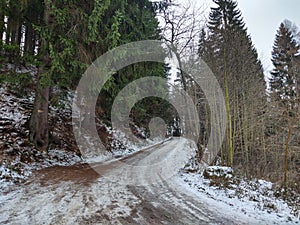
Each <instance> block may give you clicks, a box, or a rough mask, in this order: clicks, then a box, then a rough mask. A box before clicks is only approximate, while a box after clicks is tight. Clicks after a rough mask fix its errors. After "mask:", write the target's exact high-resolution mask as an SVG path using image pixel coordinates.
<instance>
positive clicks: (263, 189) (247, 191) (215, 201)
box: [177, 171, 300, 225]
mask: <svg viewBox="0 0 300 225" xmlns="http://www.w3.org/2000/svg"><path fill="white" fill-rule="evenodd" d="M177 179H178V180H177V181H178V183H179V184H180V185H182V186H184V187H185V188H186V189H187V190H189V192H190V191H192V192H193V193H194V194H195V195H197V196H199V197H200V198H206V199H207V201H209V202H210V204H212V205H213V207H215V208H217V209H218V210H219V212H220V213H224V215H226V213H227V212H234V214H235V216H236V217H237V218H239V217H240V216H243V217H245V218H246V219H247V221H249V223H250V224H278V225H280V224H287V225H288V224H300V222H299V216H300V215H299V214H296V215H294V214H293V212H292V209H291V207H289V206H288V204H287V203H286V202H284V201H283V200H281V199H277V198H275V197H274V196H273V191H272V183H270V182H267V181H264V180H253V181H250V182H249V181H245V180H242V181H241V182H240V183H239V184H233V185H232V186H231V188H229V189H221V188H219V187H214V186H210V181H209V180H208V179H205V178H204V177H203V176H202V175H201V174H197V173H187V172H184V171H181V172H180V174H179V176H178V178H177ZM208 199H210V200H208ZM244 221H245V220H244Z"/></svg>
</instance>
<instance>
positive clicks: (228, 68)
mask: <svg viewBox="0 0 300 225" xmlns="http://www.w3.org/2000/svg"><path fill="white" fill-rule="evenodd" d="M213 2H214V3H215V4H216V6H215V7H213V8H211V12H210V14H209V21H208V25H207V27H208V31H207V38H205V40H204V41H202V43H201V45H202V46H200V47H201V53H202V59H204V60H205V61H206V62H207V63H208V65H209V66H210V67H211V69H212V71H213V72H214V74H215V75H216V77H217V79H218V80H219V82H220V84H221V86H222V88H223V91H224V96H225V103H226V112H227V132H226V137H225V140H224V143H223V147H222V149H221V157H222V162H223V163H224V164H228V165H230V166H233V165H234V157H235V156H240V157H239V158H238V159H239V163H240V162H241V161H242V163H245V164H246V165H249V164H250V163H249V156H250V155H251V154H252V153H251V151H252V150H254V149H255V148H256V147H257V145H258V144H257V142H258V141H257V140H256V139H257V137H258V132H257V130H255V129H256V128H258V129H259V130H260V131H261V132H259V134H261V133H263V128H260V127H259V125H258V121H257V123H254V121H255V118H256V119H257V120H258V118H259V120H260V119H261V118H260V117H258V116H261V115H260V113H259V111H260V109H261V107H263V105H264V96H265V82H264V75H263V70H262V65H261V63H260V61H259V60H258V58H257V53H256V50H255V48H254V47H253V45H252V42H251V38H250V37H249V36H248V34H247V29H246V27H245V23H244V22H243V19H242V16H241V12H240V10H239V9H238V8H237V3H236V2H235V1H233V0H213ZM255 89H256V91H254V90H255ZM255 124H256V125H255ZM243 161H244V162H243ZM246 171H248V170H247V168H246Z"/></svg>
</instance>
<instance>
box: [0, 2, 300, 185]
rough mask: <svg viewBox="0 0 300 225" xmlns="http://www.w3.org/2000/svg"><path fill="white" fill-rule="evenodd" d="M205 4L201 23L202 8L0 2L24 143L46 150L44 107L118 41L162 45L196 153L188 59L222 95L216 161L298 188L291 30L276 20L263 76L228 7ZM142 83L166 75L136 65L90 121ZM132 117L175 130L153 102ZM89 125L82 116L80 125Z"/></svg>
mask: <svg viewBox="0 0 300 225" xmlns="http://www.w3.org/2000/svg"><path fill="white" fill-rule="evenodd" d="M213 2H214V3H215V6H214V7H213V8H211V9H210V14H209V17H208V20H207V21H204V22H203V19H201V18H202V16H203V15H202V14H203V12H202V10H195V9H193V6H192V5H188V6H180V5H179V4H178V3H177V2H176V1H172V0H162V1H149V0H127V1H124V0H92V1H82V0H72V1H66V0H45V1H40V0H29V1H26V0H9V1H7V0H0V4H1V6H0V36H1V37H2V39H1V41H0V62H1V64H0V66H1V74H0V82H1V84H2V85H6V86H8V87H9V88H10V89H12V90H14V92H15V93H17V94H18V96H20V97H25V98H26V97H28V95H29V94H30V93H31V92H32V91H34V96H35V100H34V104H33V108H32V112H31V116H30V120H29V121H28V124H27V126H28V128H29V130H30V134H29V136H28V139H29V140H30V142H31V143H33V144H34V146H35V148H37V149H39V150H40V151H46V150H47V148H48V147H49V144H50V143H51V140H52V139H51V138H50V137H51V135H52V126H51V125H49V118H48V115H49V106H51V105H53V106H54V105H57V104H58V103H61V101H60V100H61V99H64V98H65V96H66V94H67V93H69V92H71V91H72V90H75V88H76V85H77V83H78V81H79V79H80V78H81V75H82V74H83V72H84V71H85V69H86V68H87V67H88V66H89V65H90V64H91V63H92V62H93V61H94V60H95V59H96V58H97V57H99V56H101V55H102V54H104V53H105V52H106V51H108V50H110V49H113V48H114V47H117V46H119V45H122V44H125V43H129V42H133V41H139V40H149V39H151V40H165V41H166V42H167V43H169V44H170V45H171V46H172V47H174V49H177V51H176V52H175V53H176V54H175V56H176V59H177V60H178V62H179V72H178V79H177V80H176V81H175V82H176V85H178V86H179V87H181V88H182V89H184V90H185V91H187V92H189V93H190V94H191V95H192V96H193V99H194V103H195V105H197V107H198V111H199V118H200V127H201V132H200V138H199V143H198V146H199V148H201V146H205V145H206V144H207V140H208V135H209V133H210V120H211V118H210V109H209V106H208V104H207V101H206V100H205V95H204V93H203V91H202V90H201V88H200V87H199V86H197V85H196V84H195V82H193V80H191V77H190V76H188V75H187V74H185V73H184V72H183V71H182V70H180V69H181V68H180V65H181V63H184V62H185V61H186V60H187V58H189V57H193V58H194V60H195V59H196V60H197V59H198V60H199V59H200V58H201V59H202V60H204V61H205V62H206V63H207V65H208V66H209V67H210V68H211V70H212V71H213V73H214V74H215V76H216V77H217V79H218V81H219V83H220V85H221V87H222V90H223V93H224V96H225V103H226V118H227V128H226V136H225V139H224V141H223V144H222V145H221V147H220V152H219V158H218V159H216V160H215V163H219V164H222V165H228V166H231V167H233V168H236V169H237V170H236V171H238V172H239V173H240V174H241V175H245V176H247V177H260V178H265V179H269V180H271V181H274V182H279V183H280V184H283V185H288V186H292V187H299V185H300V183H299V180H300V171H299V168H300V147H299V146H300V142H299V140H300V123H299V117H298V116H299V100H300V97H299V85H298V82H300V56H299V52H300V43H297V40H298V39H297V37H298V36H299V33H297V27H296V26H293V25H291V22H289V21H286V20H284V18H283V22H282V23H281V24H280V27H278V31H277V35H276V37H274V47H273V51H272V62H273V66H274V69H273V71H272V73H271V74H266V73H264V71H263V67H262V63H261V61H260V60H259V59H258V55H257V51H256V49H255V46H254V45H253V43H252V41H251V37H250V36H249V34H248V33H247V26H246V24H245V23H244V21H243V18H242V15H241V12H240V11H239V9H238V5H237V3H236V2H235V1H234V0H213ZM20 68H34V69H35V70H36V75H35V76H32V74H31V73H19V72H17V70H18V69H20ZM143 76H159V77H163V78H166V82H167V80H168V78H169V77H170V70H169V67H168V65H167V64H160V63H153V62H144V63H138V64H134V65H131V66H128V67H126V68H124V69H122V70H121V71H118V72H117V73H116V74H114V76H113V79H111V80H109V82H107V84H106V85H105V88H104V89H103V90H102V91H101V93H100V95H99V98H98V102H97V107H96V112H97V113H96V114H97V117H98V119H100V120H102V121H104V122H105V123H107V124H108V125H109V123H110V121H109V117H110V109H111V106H112V103H113V100H114V98H115V96H116V95H117V94H118V92H119V91H120V90H121V89H122V88H123V87H125V86H126V85H127V84H128V83H130V82H131V81H133V80H135V79H138V78H141V77H143ZM266 77H270V79H269V80H268V79H267V78H266ZM95 88H96V87H95ZM170 94H171V93H170ZM60 107H62V108H63V107H64V106H63V105H60ZM131 113H132V114H131V118H132V121H133V122H134V123H135V124H137V125H138V126H141V127H143V126H144V127H147V126H148V124H149V121H150V119H151V118H153V117H155V116H161V115H164V119H165V120H166V123H167V124H169V125H170V126H176V124H175V123H174V120H175V121H177V120H176V119H174V118H176V112H174V109H173V108H172V107H171V106H170V104H168V103H167V102H165V101H164V100H161V99H158V98H154V97H153V98H147V99H144V100H143V101H141V102H139V103H138V104H136V105H135V107H134V109H133V110H132V112H131ZM91 119H94V118H85V122H86V123H88V122H89V120H91ZM216 119H217V118H216ZM70 132H71V131H70ZM216 132H217V131H216ZM200 155H201V154H200Z"/></svg>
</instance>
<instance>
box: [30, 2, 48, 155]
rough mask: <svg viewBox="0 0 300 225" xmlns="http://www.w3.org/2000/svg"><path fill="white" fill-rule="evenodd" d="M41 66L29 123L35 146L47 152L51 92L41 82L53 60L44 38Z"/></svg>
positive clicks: (31, 137) (46, 8)
mask: <svg viewBox="0 0 300 225" xmlns="http://www.w3.org/2000/svg"><path fill="white" fill-rule="evenodd" d="M49 9H50V6H49V2H48V1H45V10H44V22H45V25H49V18H50V16H49ZM41 52H42V53H43V55H42V56H41V57H42V59H41V66H40V67H39V69H38V83H37V88H36V92H35V101H34V106H33V111H32V114H31V118H30V121H29V128H30V140H31V141H32V142H33V143H34V144H35V146H36V147H37V148H38V149H40V150H42V151H45V150H47V147H48V144H49V124H48V111H49V91H50V87H49V85H47V84H44V82H41V79H42V78H43V76H45V75H46V73H47V71H48V70H49V68H50V66H51V59H50V56H49V51H48V42H47V40H45V38H43V39H42V40H41Z"/></svg>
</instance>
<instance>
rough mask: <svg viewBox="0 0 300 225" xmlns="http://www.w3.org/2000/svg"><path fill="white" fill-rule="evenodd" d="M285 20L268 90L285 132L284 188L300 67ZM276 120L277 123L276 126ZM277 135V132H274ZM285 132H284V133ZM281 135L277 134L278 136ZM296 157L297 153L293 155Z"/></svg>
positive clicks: (295, 125)
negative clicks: (279, 112)
mask: <svg viewBox="0 0 300 225" xmlns="http://www.w3.org/2000/svg"><path fill="white" fill-rule="evenodd" d="M287 24H288V21H285V22H283V23H281V24H280V27H279V29H278V31H277V34H276V37H275V41H274V46H273V51H272V62H273V65H274V69H273V71H272V72H271V79H270V89H271V98H272V100H273V101H272V102H273V103H275V104H274V105H276V106H277V108H276V110H278V111H281V112H283V113H281V114H282V116H281V117H280V118H278V121H280V123H281V124H282V126H283V127H286V129H284V132H283V133H284V136H285V141H284V144H283V145H284V159H283V161H284V163H283V185H287V172H288V170H289V168H288V163H289V156H290V142H291V140H292V137H293V136H294V131H295V128H296V127H297V121H298V119H299V84H298V81H299V71H300V70H299V69H300V67H299V64H298V63H297V58H296V55H297V54H298V51H299V49H300V45H298V44H297V43H296V41H295V39H294V37H293V34H292V31H291V30H290V29H291V28H290V27H288V26H287ZM278 121H277V123H278ZM276 130H277V132H278V131H279V130H278V129H276ZM285 130H286V131H285ZM280 133H282V132H279V134H280ZM296 155H297V154H296Z"/></svg>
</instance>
